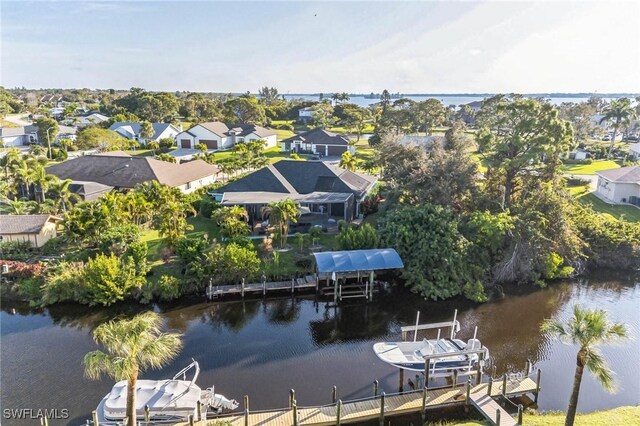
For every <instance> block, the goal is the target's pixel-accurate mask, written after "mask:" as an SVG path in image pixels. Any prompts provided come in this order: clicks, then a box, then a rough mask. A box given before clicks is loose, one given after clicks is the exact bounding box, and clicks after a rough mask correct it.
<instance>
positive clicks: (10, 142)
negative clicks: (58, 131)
mask: <svg viewBox="0 0 640 426" xmlns="http://www.w3.org/2000/svg"><path fill="white" fill-rule="evenodd" d="M33 143H38V127H37V126H24V127H0V145H1V146H2V147H5V148H7V147H11V146H22V145H29V144H33Z"/></svg>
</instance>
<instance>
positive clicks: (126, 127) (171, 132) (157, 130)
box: [109, 121, 180, 145]
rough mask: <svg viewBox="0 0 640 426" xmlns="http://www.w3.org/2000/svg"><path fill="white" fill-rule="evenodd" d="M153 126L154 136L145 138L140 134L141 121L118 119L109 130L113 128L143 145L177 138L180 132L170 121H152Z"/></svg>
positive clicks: (121, 134)
mask: <svg viewBox="0 0 640 426" xmlns="http://www.w3.org/2000/svg"><path fill="white" fill-rule="evenodd" d="M151 126H152V127H153V136H151V137H150V138H143V137H142V136H141V135H140V131H141V128H142V124H141V123H133V122H122V121H118V122H117V123H113V124H112V125H111V127H109V130H113V131H114V132H116V133H118V134H119V135H120V136H122V137H125V138H127V139H131V140H135V141H138V142H140V144H141V145H146V144H147V142H150V141H155V142H160V140H162V139H167V138H169V139H175V138H176V135H177V134H178V133H180V130H179V129H178V128H176V127H174V126H173V125H172V124H169V123H151Z"/></svg>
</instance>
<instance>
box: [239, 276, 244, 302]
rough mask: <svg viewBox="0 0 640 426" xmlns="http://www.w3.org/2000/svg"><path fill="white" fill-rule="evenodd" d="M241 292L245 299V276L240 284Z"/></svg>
mask: <svg viewBox="0 0 640 426" xmlns="http://www.w3.org/2000/svg"><path fill="white" fill-rule="evenodd" d="M240 293H241V295H242V298H243V299H244V278H243V279H242V284H241V285H240Z"/></svg>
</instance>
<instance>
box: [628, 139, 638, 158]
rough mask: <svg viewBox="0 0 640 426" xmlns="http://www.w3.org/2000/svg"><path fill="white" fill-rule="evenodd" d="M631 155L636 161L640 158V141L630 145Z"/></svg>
mask: <svg viewBox="0 0 640 426" xmlns="http://www.w3.org/2000/svg"><path fill="white" fill-rule="evenodd" d="M629 155H631V157H633V159H634V160H636V161H637V160H640V142H638V143H634V144H633V145H630V146H629Z"/></svg>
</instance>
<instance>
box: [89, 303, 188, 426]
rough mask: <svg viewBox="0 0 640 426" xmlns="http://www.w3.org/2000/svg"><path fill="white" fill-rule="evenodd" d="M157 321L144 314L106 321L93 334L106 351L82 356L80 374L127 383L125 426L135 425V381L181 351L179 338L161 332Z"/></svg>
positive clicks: (158, 318) (156, 316) (96, 378)
mask: <svg viewBox="0 0 640 426" xmlns="http://www.w3.org/2000/svg"><path fill="white" fill-rule="evenodd" d="M160 326H161V318H160V316H159V315H158V314H156V313H155V312H145V313H143V314H139V315H136V316H135V317H133V318H131V319H122V320H118V321H109V322H107V323H104V324H102V325H99V326H98V327H97V328H96V329H95V330H94V331H93V340H95V342H96V343H97V344H99V345H102V346H104V348H105V349H106V352H102V351H93V352H89V353H88V354H86V355H85V357H84V373H85V375H86V376H87V377H88V378H90V379H93V380H98V379H100V376H102V374H103V373H105V374H106V375H108V376H110V377H112V378H113V379H114V380H117V381H120V380H126V381H127V426H135V425H136V417H137V415H136V382H137V380H138V375H139V374H140V373H141V372H142V371H143V370H145V369H147V368H160V367H162V366H164V365H166V364H168V363H169V361H171V360H172V359H173V358H175V356H176V355H177V354H178V352H179V351H180V349H181V348H182V341H181V337H182V336H181V335H180V334H177V333H162V332H161V331H160Z"/></svg>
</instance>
